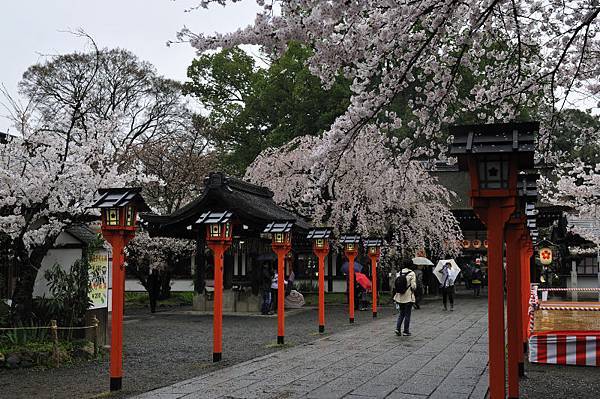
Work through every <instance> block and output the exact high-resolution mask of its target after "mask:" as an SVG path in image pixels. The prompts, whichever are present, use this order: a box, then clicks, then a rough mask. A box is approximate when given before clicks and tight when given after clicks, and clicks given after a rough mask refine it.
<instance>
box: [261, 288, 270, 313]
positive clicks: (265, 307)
mask: <svg viewBox="0 0 600 399" xmlns="http://www.w3.org/2000/svg"><path fill="white" fill-rule="evenodd" d="M262 299H263V303H262V307H261V313H262V314H267V313H269V311H270V310H271V290H270V289H266V290H263V295H262Z"/></svg>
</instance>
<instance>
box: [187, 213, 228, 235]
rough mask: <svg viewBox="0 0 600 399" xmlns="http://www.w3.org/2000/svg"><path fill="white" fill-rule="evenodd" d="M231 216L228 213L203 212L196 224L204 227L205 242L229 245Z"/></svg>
mask: <svg viewBox="0 0 600 399" xmlns="http://www.w3.org/2000/svg"><path fill="white" fill-rule="evenodd" d="M232 215H233V214H232V213H231V212H229V211H224V212H204V213H203V214H202V215H200V218H199V219H198V220H196V224H203V225H206V241H208V242H228V243H230V242H231V241H232V240H233V229H232V226H231V217H232Z"/></svg>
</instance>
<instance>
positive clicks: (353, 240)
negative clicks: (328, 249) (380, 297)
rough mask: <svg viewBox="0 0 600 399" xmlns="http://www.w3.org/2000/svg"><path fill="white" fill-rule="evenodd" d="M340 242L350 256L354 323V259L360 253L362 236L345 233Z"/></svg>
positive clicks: (350, 285)
mask: <svg viewBox="0 0 600 399" xmlns="http://www.w3.org/2000/svg"><path fill="white" fill-rule="evenodd" d="M340 243H341V244H344V255H345V256H346V258H348V315H349V319H350V323H354V260H355V259H356V255H358V244H359V243H360V236H358V235H356V234H345V235H343V236H342V237H340Z"/></svg>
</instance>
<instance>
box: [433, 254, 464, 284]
mask: <svg viewBox="0 0 600 399" xmlns="http://www.w3.org/2000/svg"><path fill="white" fill-rule="evenodd" d="M448 262H450V265H451V267H450V270H449V271H448V276H449V279H450V281H454V280H456V277H458V273H460V267H458V265H457V264H456V262H455V261H454V259H443V260H440V261H439V262H438V263H437V265H435V268H434V269H433V274H435V276H436V277H437V279H438V280H439V282H440V284H444V273H442V267H444V265H445V264H446V263H448Z"/></svg>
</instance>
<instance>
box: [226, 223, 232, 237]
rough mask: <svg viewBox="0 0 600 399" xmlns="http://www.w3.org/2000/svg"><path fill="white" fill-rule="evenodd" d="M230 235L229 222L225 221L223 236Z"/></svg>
mask: <svg viewBox="0 0 600 399" xmlns="http://www.w3.org/2000/svg"><path fill="white" fill-rule="evenodd" d="M230 237H231V224H230V223H229V222H227V223H225V238H230Z"/></svg>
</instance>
